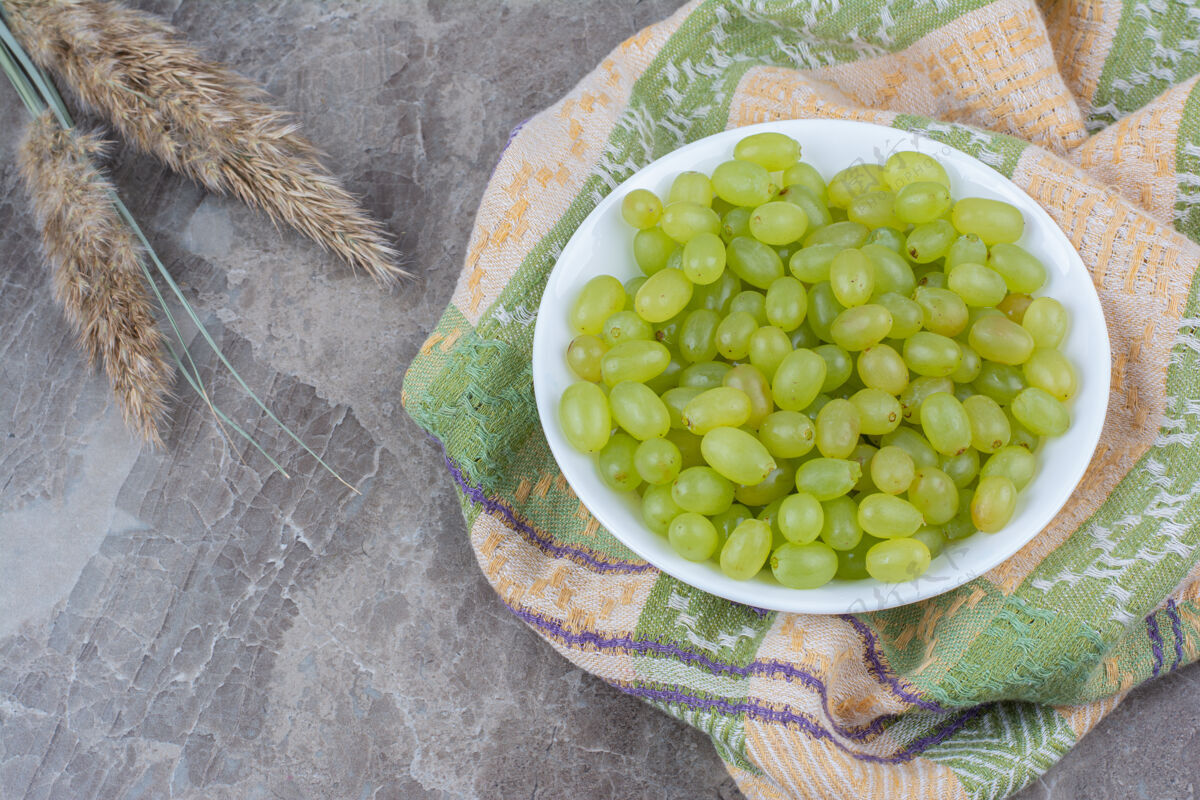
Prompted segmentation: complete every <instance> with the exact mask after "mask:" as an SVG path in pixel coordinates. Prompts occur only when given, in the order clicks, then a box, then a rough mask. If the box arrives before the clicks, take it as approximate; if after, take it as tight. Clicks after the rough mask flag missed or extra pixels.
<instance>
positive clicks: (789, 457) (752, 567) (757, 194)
mask: <svg viewBox="0 0 1200 800" xmlns="http://www.w3.org/2000/svg"><path fill="white" fill-rule="evenodd" d="M781 187H782V188H781ZM621 213H622V215H623V217H624V219H625V220H626V221H627V222H628V223H629V224H630V225H631V226H633V227H634V228H636V229H637V233H636V235H635V236H634V239H633V258H634V259H635V260H636V262H637V264H638V266H639V267H640V268H641V271H642V272H643V273H644V275H640V276H638V277H636V278H633V279H632V280H629V281H627V282H626V283H625V284H624V285H622V283H621V282H620V281H618V280H617V279H616V278H615V277H612V276H611V275H601V276H599V277H596V278H593V279H592V280H590V281H588V282H587V283H586V284H585V285H584V286H583V288H582V290H581V291H580V293H579V296H578V298H577V299H576V301H575V303H574V304H573V306H572V307H571V308H570V310H569V323H570V327H571V329H572V332H573V334H574V335H575V338H574V339H573V340H572V341H571V343H570V347H569V348H568V350H567V354H566V357H567V362H568V364H569V365H570V368H571V370H572V371H573V372H574V374H575V375H577V376H578V377H579V379H580V380H579V381H578V382H576V383H574V384H572V385H571V386H570V387H568V388H567V390H566V391H565V392H564V393H563V395H562V398H561V402H560V406H559V415H560V421H561V424H562V429H563V432H564V434H565V435H566V438H567V440H568V441H569V442H570V443H571V445H572V446H573V447H575V448H577V449H578V450H580V451H582V452H585V453H595V454H596V461H597V465H598V468H599V472H600V476H601V478H602V479H603V481H604V483H605V484H606V485H608V486H610V487H611V488H613V489H615V490H617V491H622V492H639V493H640V495H641V510H642V515H643V517H644V519H645V521H646V524H647V525H648V526H649V527H650V528H651V529H652V530H653V531H655V532H657V533H658V534H660V535H665V536H667V537H668V538H669V540H670V543H671V545H672V546H673V548H674V549H675V551H676V552H678V553H679V554H680V555H681V556H683V557H684V558H687V559H690V560H693V561H704V560H707V559H710V558H716V559H717V560H718V562H719V564H720V568H721V570H722V571H723V572H724V573H725V574H726V575H728V576H729V577H731V578H735V579H741V580H744V579H748V578H752V577H754V576H755V575H757V574H758V573H759V572H760V570H762V569H763V568H764V566H767V565H768V564H769V567H770V569H771V571H772V572H773V574H774V576H775V578H776V579H777V580H778V581H779V582H780V583H781V584H783V585H784V586H788V587H792V588H796V589H806V588H815V587H818V586H821V585H823V584H825V583H827V582H828V581H830V580H832V579H833V578H834V577H837V578H842V579H858V578H865V577H867V576H871V577H874V578H876V579H878V580H880V581H886V582H898V581H906V580H911V579H913V578H915V577H917V576H919V575H921V574H922V573H923V572H925V570H926V569H928V567H929V563H930V559H931V558H932V557H934V556H936V555H937V554H938V553H939V552H940V551H941V550H942V549H943V548H944V547H945V546H946V543H947V541H951V540H959V539H962V538H964V537H966V536H970V535H972V534H973V533H975V532H976V531H986V532H989V533H991V532H995V531H999V530H1000V529H1001V528H1003V527H1004V526H1005V525H1006V524H1007V523H1008V521H1009V519H1010V518H1011V517H1012V515H1013V511H1014V509H1015V507H1016V503H1017V493H1018V492H1019V491H1020V490H1021V489H1023V488H1024V487H1025V486H1026V485H1027V484H1028V483H1029V481H1030V480H1031V479H1032V478H1033V475H1034V472H1035V470H1036V457H1035V455H1034V453H1035V451H1036V449H1037V445H1038V441H1039V437H1048V436H1058V435H1061V434H1062V433H1063V432H1064V431H1066V430H1067V427H1068V425H1069V424H1070V416H1069V412H1068V409H1067V407H1066V405H1065V402H1066V401H1068V400H1069V399H1070V398H1071V397H1072V395H1073V394H1074V393H1075V390H1076V387H1077V383H1078V381H1077V377H1076V373H1075V370H1074V369H1073V368H1072V366H1071V364H1070V363H1069V362H1068V360H1067V359H1066V358H1065V357H1064V356H1063V354H1062V353H1060V352H1059V351H1058V349H1056V348H1057V347H1058V345H1059V344H1060V343H1061V342H1062V341H1063V337H1064V335H1065V334H1066V331H1067V324H1068V320H1067V314H1066V311H1065V310H1064V308H1063V306H1062V305H1061V304H1060V303H1059V302H1058V301H1056V300H1054V299H1053V298H1050V297H1034V296H1033V295H1034V293H1035V292H1037V291H1038V289H1040V288H1041V287H1042V285H1043V283H1044V282H1045V280H1046V270H1045V268H1044V266H1043V265H1042V264H1041V262H1039V261H1038V260H1037V259H1036V258H1035V257H1034V256H1032V255H1031V254H1029V253H1028V252H1026V251H1025V250H1023V249H1022V248H1021V247H1019V246H1017V245H1016V244H1014V242H1016V241H1017V240H1018V239H1019V238H1020V237H1021V234H1022V231H1023V229H1024V219H1023V217H1022V215H1021V212H1020V211H1019V210H1018V209H1016V208H1014V207H1013V206H1011V205H1009V204H1007V203H1003V202H1000V201H997V200H990V199H984V198H978V197H967V198H963V199H959V200H957V201H956V200H954V199H953V198H952V197H951V195H950V181H949V178H948V177H947V175H946V171H945V169H944V168H943V167H942V166H941V164H939V163H938V162H937V161H936V160H935V159H933V158H931V157H930V156H927V155H924V154H921V153H917V152H898V153H895V154H893V155H892V156H891V157H889V158H888V159H887V163H885V164H883V165H879V164H855V165H853V166H850V167H847V168H846V169H844V170H842V171H841V172H839V173H837V174H836V175H834V176H833V178H832V179H831V180H830V181H829V183H828V184H826V182H825V181H824V180H823V179H822V177H821V175H820V173H818V172H817V170H816V169H814V168H813V167H812V166H811V165H809V164H807V163H805V162H803V161H801V160H800V146H799V144H798V143H797V142H796V141H794V140H793V139H791V138H789V137H787V136H784V135H782V134H777V133H759V134H755V135H753V136H749V137H746V138H744V139H742V140H741V141H740V142H739V143H738V144H737V146H736V148H735V149H734V158H733V159H732V160H730V161H726V162H724V163H722V164H721V165H720V166H718V167H717V168H716V169H715V170H713V172H712V174H711V175H705V174H703V173H700V172H684V173H682V174H680V175H679V176H678V177H677V178H676V179H675V181H674V183H673V184H672V185H671V189H670V193H669V195H668V196H667V198H666V203H665V205H664V202H663V201H662V200H661V199H660V198H659V197H658V196H656V195H655V194H654V193H652V192H649V191H647V190H645V189H635V190H633V191H630V192H629V193H628V194H626V195H625V196H624V198H623V199H622V204H621Z"/></svg>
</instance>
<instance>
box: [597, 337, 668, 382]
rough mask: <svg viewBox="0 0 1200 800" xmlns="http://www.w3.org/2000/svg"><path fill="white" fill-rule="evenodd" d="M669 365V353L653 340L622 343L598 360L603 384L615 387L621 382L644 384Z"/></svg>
mask: <svg viewBox="0 0 1200 800" xmlns="http://www.w3.org/2000/svg"><path fill="white" fill-rule="evenodd" d="M670 363H671V351H670V350H668V349H667V347H666V345H664V344H662V343H661V342H656V341H653V340H650V341H646V340H644V339H635V340H633V341H631V342H622V343H621V344H618V345H616V346H614V347H611V348H609V349H608V351H607V352H606V353H605V354H604V355H603V356H602V357H601V359H600V374H601V376H602V377H603V378H604V382H605V384H607V385H609V386H616V385H617V384H618V383H620V382H622V381H636V382H638V383H645V382H646V381H648V380H650V379H651V378H654V377H656V376H657V375H659V374H660V373H661V372H662V371H663V370H665V369H666V368H667V365H668V364H670Z"/></svg>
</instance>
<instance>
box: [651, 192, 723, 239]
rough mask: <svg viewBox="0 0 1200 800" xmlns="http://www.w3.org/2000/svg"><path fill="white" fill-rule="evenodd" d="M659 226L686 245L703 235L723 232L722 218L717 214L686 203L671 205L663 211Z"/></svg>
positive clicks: (705, 208)
mask: <svg viewBox="0 0 1200 800" xmlns="http://www.w3.org/2000/svg"><path fill="white" fill-rule="evenodd" d="M659 225H660V227H661V228H662V229H663V233H665V234H667V236H670V237H671V238H672V239H674V240H675V241H676V242H678V243H679V244H686V243H687V242H688V240H690V239H692V238H693V237H695V236H698V235H699V234H701V233H720V232H721V218H720V217H719V216H717V212H715V211H713V210H712V209H711V208H709V207H708V206H702V205H700V204H699V203H688V202H685V201H680V202H675V203H669V204H668V205H667V207H666V208H665V209H663V215H662V221H661V222H660V223H659Z"/></svg>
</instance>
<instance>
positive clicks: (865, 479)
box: [849, 439, 879, 496]
mask: <svg viewBox="0 0 1200 800" xmlns="http://www.w3.org/2000/svg"><path fill="white" fill-rule="evenodd" d="M878 452H879V448H878V447H876V446H875V445H873V444H871V443H870V442H868V441H867V440H865V439H864V440H862V441H860V442H859V443H858V444H857V445H856V446H855V447H854V450H852V451H851V452H850V458H849V460H850V461H853V462H854V463H856V464H858V468H859V469H860V470H861V471H862V474H861V475H859V476H858V481H857V482H856V483H855V484H854V489H853V490H852V491H854V492H855V493H856V495H855V496H862V495H863V494H870V493H871V492H874V491H876V487H875V481H873V480H871V459H872V458H874V457H875V454H876V453H878Z"/></svg>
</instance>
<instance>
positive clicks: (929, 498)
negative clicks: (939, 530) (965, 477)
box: [908, 467, 958, 525]
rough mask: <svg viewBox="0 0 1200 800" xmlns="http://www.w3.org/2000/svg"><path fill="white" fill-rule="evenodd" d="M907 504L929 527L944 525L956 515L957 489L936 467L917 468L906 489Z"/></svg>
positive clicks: (948, 477)
mask: <svg viewBox="0 0 1200 800" xmlns="http://www.w3.org/2000/svg"><path fill="white" fill-rule="evenodd" d="M908 502H910V503H912V504H913V505H914V506H916V508H917V510H918V511H920V512H921V515H922V516H924V517H925V522H926V523H928V524H929V525H944V524H946V523H947V522H949V521H950V520H951V519H953V518H954V515H955V514H956V513H958V487H957V486H955V485H954V481H953V480H951V479H950V476H949V475H947V474H946V473H944V472H942V471H941V470H940V469H938V468H937V467H919V468H918V469H917V472H916V474H915V475H914V476H913V481H912V484H911V485H909V487H908Z"/></svg>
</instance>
